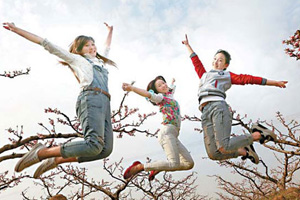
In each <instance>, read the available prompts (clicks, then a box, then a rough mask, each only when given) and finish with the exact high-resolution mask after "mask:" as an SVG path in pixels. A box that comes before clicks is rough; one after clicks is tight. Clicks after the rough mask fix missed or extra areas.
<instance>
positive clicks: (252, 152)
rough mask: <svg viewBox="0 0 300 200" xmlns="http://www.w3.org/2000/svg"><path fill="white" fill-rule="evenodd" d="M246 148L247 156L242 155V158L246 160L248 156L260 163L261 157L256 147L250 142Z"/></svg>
mask: <svg viewBox="0 0 300 200" xmlns="http://www.w3.org/2000/svg"><path fill="white" fill-rule="evenodd" d="M244 148H245V150H246V151H247V155H246V156H242V160H245V159H246V158H248V159H250V160H251V162H253V163H255V164H258V163H259V158H258V155H257V153H256V152H255V150H254V147H253V145H252V144H250V145H249V146H246V147H244Z"/></svg>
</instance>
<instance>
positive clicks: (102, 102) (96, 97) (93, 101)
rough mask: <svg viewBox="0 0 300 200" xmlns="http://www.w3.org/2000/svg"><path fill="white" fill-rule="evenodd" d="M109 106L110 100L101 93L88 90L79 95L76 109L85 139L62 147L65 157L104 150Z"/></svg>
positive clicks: (87, 154) (89, 154)
mask: <svg viewBox="0 0 300 200" xmlns="http://www.w3.org/2000/svg"><path fill="white" fill-rule="evenodd" d="M108 108H109V100H108V99H107V98H106V97H105V96H104V95H103V94H101V93H98V94H95V93H94V92H92V91H88V92H84V93H82V94H81V95H80V96H79V100H78V103H77V109H76V110H77V116H78V117H79V119H80V122H81V126H82V128H83V134H84V141H75V142H70V143H66V144H64V145H63V146H62V147H61V154H62V157H63V158H70V157H90V156H96V155H98V154H99V153H100V152H102V150H103V146H104V132H105V128H104V127H105V116H106V112H107V110H108Z"/></svg>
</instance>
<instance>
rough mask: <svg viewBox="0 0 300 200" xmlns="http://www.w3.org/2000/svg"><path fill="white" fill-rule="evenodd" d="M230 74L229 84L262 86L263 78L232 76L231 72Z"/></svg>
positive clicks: (243, 75)
mask: <svg viewBox="0 0 300 200" xmlns="http://www.w3.org/2000/svg"><path fill="white" fill-rule="evenodd" d="M229 73H230V77H231V83H232V84H235V85H245V84H256V85H262V84H263V78H262V77H258V76H251V75H247V74H239V75H237V74H234V73H232V72H229Z"/></svg>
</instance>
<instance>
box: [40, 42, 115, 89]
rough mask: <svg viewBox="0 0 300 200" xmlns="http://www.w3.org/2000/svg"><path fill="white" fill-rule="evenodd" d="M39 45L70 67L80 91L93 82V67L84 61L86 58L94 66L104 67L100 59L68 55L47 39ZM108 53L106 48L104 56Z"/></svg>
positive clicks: (68, 53) (87, 55)
mask: <svg viewBox="0 0 300 200" xmlns="http://www.w3.org/2000/svg"><path fill="white" fill-rule="evenodd" d="M41 45H42V46H43V47H44V48H45V49H46V50H47V51H48V52H49V53H51V54H53V55H56V56H57V57H59V58H61V59H62V60H64V61H65V62H67V63H68V64H69V65H70V67H71V68H72V69H73V70H74V73H75V74H76V76H77V78H78V79H79V84H80V88H81V89H83V88H84V87H86V86H89V85H90V84H91V83H92V81H93V66H92V65H91V63H89V62H88V61H87V60H86V58H88V59H89V60H91V61H92V62H93V63H94V64H96V65H100V66H105V63H104V62H103V60H101V59H98V58H96V57H91V56H90V55H89V54H86V55H85V57H86V58H84V57H82V56H81V55H78V54H73V53H70V52H69V51H67V50H65V49H63V48H61V47H59V46H57V45H55V44H53V43H51V42H50V41H48V40H47V39H44V40H43V41H42V42H41ZM108 53H109V48H108V47H107V48H106V49H105V51H104V54H105V55H104V56H105V57H107V56H108Z"/></svg>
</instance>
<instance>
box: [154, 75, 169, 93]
mask: <svg viewBox="0 0 300 200" xmlns="http://www.w3.org/2000/svg"><path fill="white" fill-rule="evenodd" d="M154 85H155V88H156V90H157V92H158V93H163V94H166V93H167V92H169V87H168V85H167V83H166V82H165V81H163V80H161V79H158V80H156V81H155V84H154Z"/></svg>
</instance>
